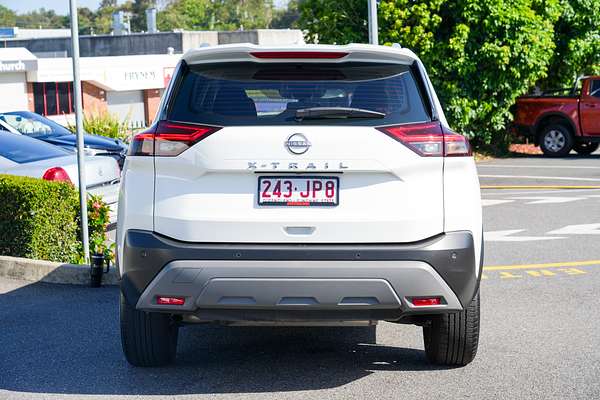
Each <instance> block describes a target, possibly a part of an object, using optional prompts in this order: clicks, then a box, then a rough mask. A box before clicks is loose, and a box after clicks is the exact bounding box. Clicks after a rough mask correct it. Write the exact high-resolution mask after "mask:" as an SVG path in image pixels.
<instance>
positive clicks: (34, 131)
mask: <svg viewBox="0 0 600 400" xmlns="http://www.w3.org/2000/svg"><path fill="white" fill-rule="evenodd" d="M0 119H2V120H3V121H4V122H6V123H7V124H8V125H10V126H12V127H13V128H15V129H16V130H17V131H19V132H20V133H22V134H23V135H27V136H32V137H38V136H48V135H61V136H62V135H67V134H71V131H69V130H68V129H67V128H65V127H64V126H62V125H60V124H58V123H56V122H54V121H52V120H50V119H48V118H45V117H42V116H41V115H39V114H35V113H32V112H29V111H12V112H6V113H0Z"/></svg>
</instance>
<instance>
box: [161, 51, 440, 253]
mask: <svg viewBox="0 0 600 400" xmlns="http://www.w3.org/2000/svg"><path fill="white" fill-rule="evenodd" d="M183 74H184V76H183V77H180V79H181V82H180V85H179V89H178V91H177V92H176V93H175V98H174V100H173V101H172V103H171V106H170V109H169V110H168V112H167V118H166V120H164V121H161V122H160V123H159V124H158V126H157V132H156V138H157V139H156V141H155V151H156V156H155V166H156V189H155V214H154V225H155V230H156V231H157V232H158V233H161V234H164V235H166V236H169V237H172V238H175V239H179V240H184V241H190V242H236V243H242V242H246V243H285V242H288V243H399V242H413V241H418V240H421V239H425V238H428V237H431V236H434V235H436V234H439V233H441V232H442V230H443V187H442V181H443V180H442V173H443V172H442V170H443V158H442V157H435V156H428V154H429V153H428V152H429V151H430V149H427V148H423V147H419V143H418V141H419V140H418V139H419V138H420V137H424V138H425V139H426V138H427V135H428V134H431V133H432V132H436V131H437V130H440V129H441V128H440V127H439V124H438V123H437V122H435V121H431V116H430V114H429V113H428V111H427V109H428V106H427V101H426V100H425V99H424V94H423V91H422V90H421V89H420V84H419V82H418V78H417V74H416V73H414V71H413V69H412V67H411V66H409V65H403V64H380V63H357V62H352V63H350V62H349V63H336V64H327V63H324V64H303V63H269V64H261V63H253V62H237V63H228V64H207V65H198V66H189V67H188V68H187V69H184V72H183ZM381 127H387V128H386V129H388V128H394V127H398V128H397V129H399V130H402V131H403V132H404V131H406V132H409V133H411V135H412V136H411V138H412V139H411V140H412V143H413V144H406V143H402V142H401V141H399V140H397V138H394V137H393V135H390V134H389V132H388V130H386V129H382V128H381ZM394 129H395V128H394ZM394 132H395V131H394ZM190 138H192V139H190ZM415 138H416V140H415Z"/></svg>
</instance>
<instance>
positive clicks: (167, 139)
mask: <svg viewBox="0 0 600 400" xmlns="http://www.w3.org/2000/svg"><path fill="white" fill-rule="evenodd" d="M219 129H221V128H219V127H214V126H203V125H194V124H183V123H180V122H169V121H160V122H158V124H157V125H156V126H155V127H153V128H150V129H149V130H147V131H144V132H141V133H138V134H137V135H135V136H134V137H133V141H132V143H131V146H129V155H132V156H151V155H155V156H163V157H173V156H177V155H179V154H181V153H183V152H184V151H185V150H187V149H189V148H190V147H192V146H193V145H194V144H196V143H198V142H199V141H201V140H203V139H205V138H207V137H208V136H209V135H210V134H212V133H215V132H216V131H218V130H219Z"/></svg>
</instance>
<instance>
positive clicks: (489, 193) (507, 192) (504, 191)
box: [481, 189, 600, 197]
mask: <svg viewBox="0 0 600 400" xmlns="http://www.w3.org/2000/svg"><path fill="white" fill-rule="evenodd" d="M492 190H495V189H489V190H485V191H482V192H481V195H482V196H512V195H515V194H546V193H557V192H558V191H557V190H556V189H553V190H528V191H522V192H519V191H518V190H520V189H501V190H500V189H499V190H495V191H492ZM513 190H515V192H513ZM590 190H593V191H598V190H600V189H572V190H570V191H569V193H573V194H575V193H579V192H589V191H590ZM585 196H587V197H600V195H585Z"/></svg>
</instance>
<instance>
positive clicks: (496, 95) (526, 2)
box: [300, 0, 560, 143]
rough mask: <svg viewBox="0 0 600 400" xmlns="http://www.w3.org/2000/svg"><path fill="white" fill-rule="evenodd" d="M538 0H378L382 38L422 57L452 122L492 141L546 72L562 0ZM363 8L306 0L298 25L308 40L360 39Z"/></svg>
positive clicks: (350, 0)
mask: <svg viewBox="0 0 600 400" xmlns="http://www.w3.org/2000/svg"><path fill="white" fill-rule="evenodd" d="M537 1H538V0H458V1H457V0H425V1H424V0H421V1H419V0H416V1H415V0H382V1H381V3H380V7H379V25H380V41H381V42H382V43H386V44H391V43H399V44H400V45H402V46H404V47H408V48H410V49H412V50H413V51H414V52H415V53H416V54H418V55H419V56H420V57H421V59H422V60H423V62H424V63H425V65H426V66H427V69H428V72H429V74H430V76H431V79H432V81H433V84H434V86H435V88H436V91H437V93H438V95H439V96H440V100H441V101H442V103H443V105H444V109H445V111H446V115H447V117H448V119H449V122H450V124H451V126H452V127H453V128H455V129H457V130H458V131H460V132H461V133H464V134H466V135H468V136H469V137H471V138H472V139H473V140H474V142H475V143H490V142H492V141H494V142H496V141H498V140H503V139H504V135H505V132H506V125H507V123H508V121H509V120H510V119H511V114H510V112H509V108H510V107H511V105H512V104H514V100H515V98H516V97H517V96H519V95H521V94H524V93H525V92H527V91H528V90H529V89H530V88H531V87H532V86H533V85H534V84H535V83H536V82H537V81H538V80H540V79H541V78H544V77H545V76H546V72H547V68H548V65H549V61H550V58H551V57H552V54H553V51H554V47H555V45H554V42H553V26H554V22H555V21H556V18H557V17H558V4H559V3H558V1H560V0H547V1H545V2H544V4H543V7H541V6H540V4H538V3H537ZM542 1H543V0H542ZM317 3H321V5H320V6H319V4H317ZM308 4H310V6H309V5H308ZM308 7H314V8H313V9H311V10H307V8H308ZM366 8H367V6H366V2H365V1H361V0H345V1H344V4H343V5H342V6H340V5H339V1H332V0H325V1H323V0H321V1H318V0H307V1H306V2H304V3H302V4H301V12H302V16H301V19H300V21H301V22H300V26H301V27H302V28H304V29H307V30H308V35H307V36H308V39H309V40H313V41H314V40H317V39H318V40H319V41H320V42H327V43H348V42H351V41H363V42H365V41H366V37H367V30H366V23H365V19H366V12H367V10H366ZM332 10H333V11H332ZM330 13H331V14H330ZM351 13H352V15H356V19H354V18H351V17H350V15H351ZM360 15H362V17H360ZM332 16H333V17H332ZM307 17H308V18H307ZM307 22H308V23H307Z"/></svg>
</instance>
